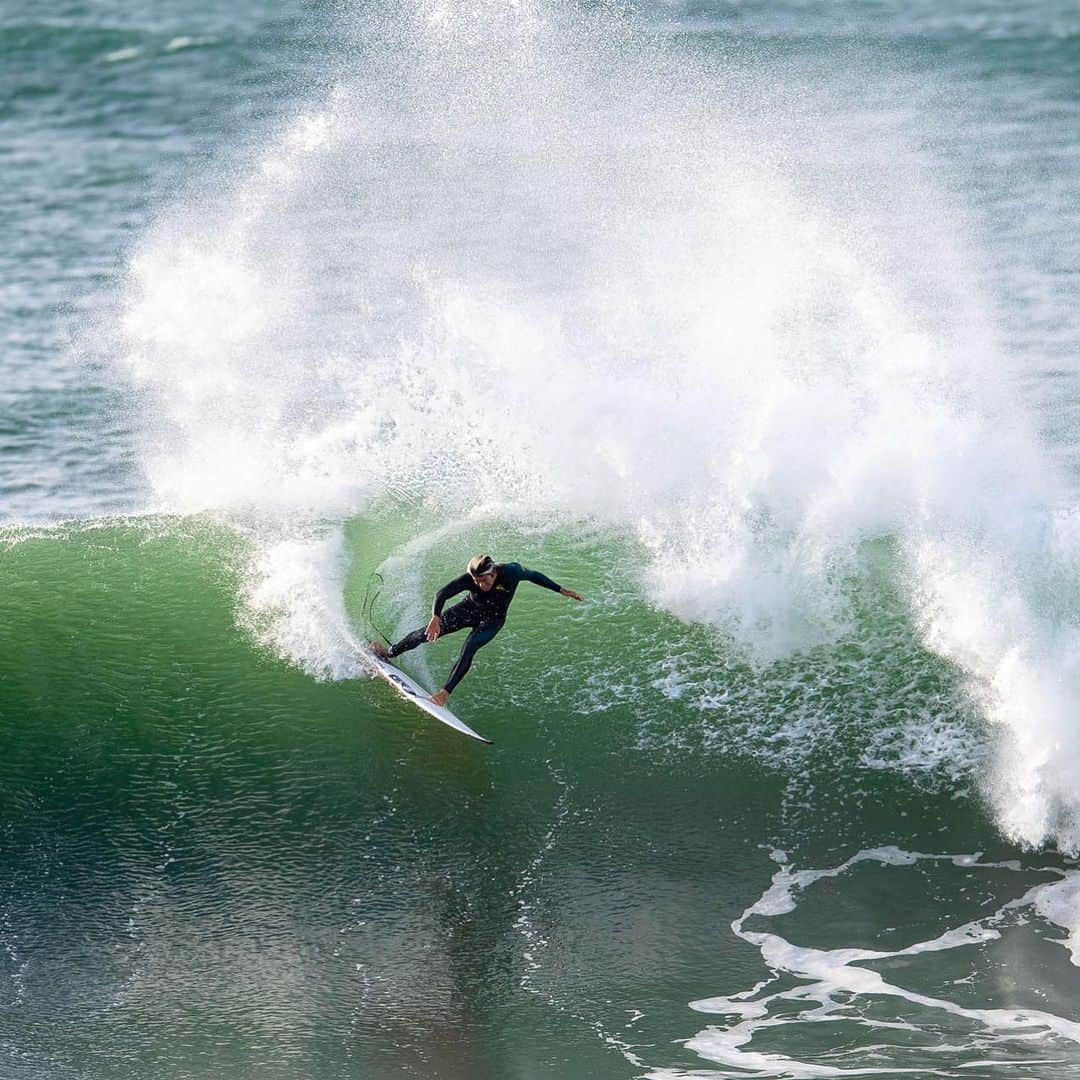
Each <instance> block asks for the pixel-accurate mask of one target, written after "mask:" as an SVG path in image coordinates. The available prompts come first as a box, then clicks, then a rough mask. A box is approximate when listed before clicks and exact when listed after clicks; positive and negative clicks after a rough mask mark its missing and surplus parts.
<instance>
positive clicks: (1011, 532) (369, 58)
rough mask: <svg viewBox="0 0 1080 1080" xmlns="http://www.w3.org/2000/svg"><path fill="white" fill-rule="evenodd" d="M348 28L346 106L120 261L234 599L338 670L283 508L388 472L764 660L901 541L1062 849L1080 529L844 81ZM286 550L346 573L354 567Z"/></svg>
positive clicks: (279, 638)
mask: <svg viewBox="0 0 1080 1080" xmlns="http://www.w3.org/2000/svg"><path fill="white" fill-rule="evenodd" d="M341 18H342V23H341V25H342V28H343V32H344V33H346V34H351V35H352V36H351V40H352V41H353V42H354V44H355V52H354V53H353V57H354V66H351V67H350V68H349V70H343V71H342V73H341V77H340V79H339V81H338V84H337V86H336V88H335V89H334V91H333V92H332V93H330V94H329V95H328V98H327V100H326V102H325V103H323V104H321V105H318V106H309V107H307V108H306V109H304V110H298V113H297V117H296V118H295V120H294V121H293V122H292V123H291V125H289V126H287V127H286V128H285V130H284V131H283V133H282V134H281V135H280V136H279V137H278V138H277V139H276V140H274V141H273V142H272V144H271V145H270V146H269V147H268V148H267V149H266V150H265V151H264V152H263V153H262V154H261V155H259V156H258V157H257V158H256V159H255V160H254V161H253V162H251V164H250V166H249V167H247V168H246V170H241V173H242V176H241V178H240V179H239V180H237V181H235V182H234V183H233V184H232V185H231V186H229V187H227V188H226V189H224V190H223V191H221V192H219V193H218V194H216V195H214V196H211V197H209V198H203V199H201V200H200V199H194V200H192V201H190V202H188V203H185V204H184V205H182V206H180V207H178V208H177V209H176V210H175V211H174V212H172V213H170V214H169V215H167V216H166V217H165V218H164V219H163V220H162V222H161V223H160V224H159V226H158V227H157V229H156V230H154V231H153V232H152V233H151V234H150V235H148V236H147V238H146V240H145V242H144V243H143V244H142V245H141V247H140V249H139V250H138V251H137V252H136V254H135V256H134V258H133V260H132V263H131V268H130V270H131V272H130V285H129V292H128V304H127V314H126V318H125V324H124V329H125V333H126V337H127V348H126V350H125V360H126V363H127V366H128V368H129V371H130V373H131V375H132V378H133V379H134V381H135V382H136V383H137V384H138V385H139V386H140V388H141V396H142V400H143V401H144V403H145V406H146V416H147V439H146V451H145V462H146V468H147V473H148V475H149V477H150V479H151V481H152V483H153V486H154V490H155V492H156V493H157V496H158V498H159V500H160V502H161V503H162V504H163V505H165V506H166V507H168V508H172V509H176V510H180V511H193V510H202V509H208V508H210V509H216V510H221V511H225V512H227V513H230V514H233V515H241V517H240V518H238V520H243V521H246V522H248V523H249V524H250V523H254V524H251V525H250V527H251V529H252V531H253V534H254V535H255V537H256V539H257V541H258V543H259V544H260V545H261V547H260V548H259V550H260V551H261V554H259V555H257V556H256V562H257V564H258V566H259V567H260V569H259V571H258V573H256V574H255V576H254V578H253V580H254V581H257V582H259V586H258V587H257V588H254V587H253V588H252V590H251V593H250V596H249V598H248V600H249V605H250V606H251V607H252V608H253V610H254V611H256V612H260V611H262V612H264V614H268V616H269V617H270V618H271V621H273V620H274V619H279V620H284V621H285V622H284V624H283V625H288V626H291V627H293V628H299V631H298V633H293V632H292V631H291V630H290V631H289V632H285V633H282V634H277V635H275V634H274V633H272V632H270V631H266V630H265V627H264V632H263V636H264V640H267V641H272V642H274V643H275V645H276V647H278V648H280V649H282V650H283V652H284V653H285V655H287V656H289V657H291V658H292V659H294V660H295V661H297V662H298V663H302V664H303V665H304V666H305V667H306V668H307V669H308V670H311V671H316V672H323V673H331V674H332V673H340V672H342V671H344V670H348V667H349V665H348V659H347V656H346V653H345V651H343V650H346V651H347V642H345V639H343V638H341V637H340V636H338V635H336V633H328V634H325V635H324V634H321V633H320V632H315V631H312V632H311V633H308V632H306V631H304V629H303V627H304V625H305V623H304V619H302V618H298V619H291V616H290V615H289V612H290V611H292V610H293V609H294V608H295V609H297V610H299V609H300V608H302V607H303V605H304V604H305V603H306V601H305V595H306V593H305V588H304V587H303V581H304V580H306V578H305V574H304V573H293V572H292V570H288V571H287V572H286V570H283V569H282V568H283V567H285V568H288V567H292V568H293V570H295V568H296V567H295V564H294V563H293V561H292V559H291V557H287V556H288V553H289V552H292V553H293V555H295V554H296V551H297V549H296V548H295V547H287V548H281V547H280V545H281V544H293V543H294V541H292V540H282V531H281V530H282V529H283V528H284V527H285V526H286V525H287V523H289V522H296V521H299V522H300V523H301V526H302V527H303V528H305V529H309V528H314V533H315V534H317V535H318V536H319V539H318V541H317V543H318V544H320V545H327V544H329V543H330V542H329V541H328V540H327V539H326V537H325V534H324V532H322V531H320V529H319V528H318V526H319V525H320V523H322V524H323V525H324V526H325V524H326V523H333V522H339V521H341V520H343V519H345V518H348V517H350V516H354V515H357V514H361V513H363V512H364V510H365V507H367V506H369V505H370V503H371V500H372V499H374V498H377V497H378V496H379V495H380V494H381V493H385V492H387V491H392V492H395V493H405V494H407V495H409V496H410V497H417V498H422V499H423V500H424V501H425V503H426V504H427V505H428V506H430V507H431V508H432V509H433V510H434V511H435V512H436V513H437V514H438V515H439V516H441V517H443V518H448V519H450V518H454V517H455V516H459V515H461V514H462V512H463V511H464V510H465V509H466V508H468V507H471V506H474V505H477V504H478V503H479V502H482V501H483V502H487V501H490V499H491V498H492V497H493V495H494V496H497V495H498V493H499V492H512V497H511V500H512V501H511V502H510V503H509V504H508V505H507V506H506V507H505V513H506V514H507V515H514V514H518V513H520V509H519V508H520V507H528V513H529V514H531V515H534V516H535V517H537V518H543V517H545V516H554V517H555V518H557V519H558V520H561V521H568V520H573V519H574V518H588V519H589V520H590V521H592V522H593V523H595V524H599V525H600V526H602V527H606V528H609V529H611V530H612V531H613V532H616V533H619V534H626V533H629V534H631V535H633V536H634V537H636V538H637V539H638V540H639V541H640V543H641V547H642V549H643V550H644V551H645V552H646V553H651V554H649V555H648V557H647V560H646V562H645V564H643V565H641V566H640V567H637V568H635V572H636V573H637V574H638V576H639V578H640V580H641V582H642V585H643V587H644V589H645V590H646V591H647V593H648V595H649V597H650V598H651V599H652V600H653V602H655V603H657V604H659V605H661V606H663V607H664V608H666V609H668V610H670V611H672V612H674V613H676V614H677V615H679V616H680V617H682V618H685V619H692V620H700V621H707V622H710V623H713V624H716V625H720V626H722V627H724V628H725V629H726V630H727V631H728V632H729V633H730V634H731V635H732V637H733V638H734V639H735V640H736V641H738V642H739V643H740V645H741V647H742V648H744V649H745V650H746V651H747V652H748V653H749V655H751V656H752V657H755V658H756V659H758V660H759V661H761V662H768V661H769V660H770V659H772V658H775V657H781V656H785V655H789V654H790V653H791V652H792V651H793V650H797V649H800V648H805V647H807V646H812V645H818V644H823V643H828V642H829V641H831V640H834V639H835V638H836V637H837V635H838V634H840V633H841V632H842V631H843V630H844V628H845V626H846V625H847V624H848V621H849V619H850V612H849V608H848V599H847V597H848V593H847V592H846V586H845V583H846V582H847V581H849V580H850V579H851V577H852V576H854V575H857V574H858V573H859V568H860V546H861V545H862V544H863V543H864V542H865V541H866V540H868V539H871V538H876V537H882V536H887V537H893V538H895V540H896V541H897V544H896V547H897V550H899V551H900V552H901V562H900V565H899V567H898V570H897V573H898V575H899V576H901V577H902V578H904V579H905V580H906V583H907V586H908V590H909V593H910V595H911V597H912V604H913V610H914V611H915V613H916V617H917V620H918V623H919V625H920V627H921V628H922V632H923V634H924V635H925V640H926V642H927V644H928V646H929V647H931V648H933V649H935V650H936V651H938V652H940V653H942V654H943V655H945V656H947V657H949V658H950V659H951V660H953V661H954V662H955V663H957V664H958V665H959V666H960V667H961V668H962V669H963V670H964V671H966V672H967V673H969V674H970V676H971V677H972V683H973V691H974V692H975V693H977V694H979V695H980V698H981V700H983V701H984V704H985V708H986V711H987V715H988V717H989V718H990V719H991V720H992V721H995V722H996V726H997V730H999V731H1000V733H1001V735H1002V746H1001V755H1000V757H999V765H998V768H997V769H996V771H995V778H994V780H993V782H992V784H991V788H990V797H991V798H992V800H993V801H994V805H995V807H996V809H997V813H998V816H999V820H1000V821H1001V822H1002V825H1003V827H1004V828H1005V829H1006V831H1008V832H1009V834H1010V835H1012V836H1014V837H1016V838H1018V839H1021V840H1024V841H1027V842H1030V843H1038V842H1040V841H1041V840H1042V839H1043V838H1044V837H1045V836H1047V835H1048V834H1052V835H1054V836H1056V837H1057V838H1058V840H1059V841H1060V842H1062V843H1063V844H1066V845H1069V846H1075V845H1076V844H1077V842H1078V841H1080V834H1077V832H1076V829H1075V826H1074V824H1073V815H1074V813H1075V811H1074V807H1075V806H1076V805H1077V800H1076V798H1075V796H1073V794H1072V793H1071V790H1070V782H1069V777H1070V776H1071V775H1072V774H1073V772H1074V762H1078V761H1080V750H1078V749H1077V748H1075V746H1074V744H1073V742H1072V740H1071V738H1070V737H1069V736H1068V734H1067V732H1068V730H1069V728H1068V725H1067V717H1068V715H1069V713H1070V711H1071V708H1072V706H1071V702H1072V701H1075V700H1076V689H1077V686H1076V682H1075V679H1074V674H1073V673H1074V670H1075V665H1074V662H1073V660H1072V659H1071V658H1072V657H1073V656H1074V655H1075V651H1074V650H1073V640H1074V636H1075V626H1074V621H1075V611H1076V610H1077V609H1076V608H1071V609H1067V610H1064V611H1062V612H1060V613H1059V614H1057V615H1054V616H1052V617H1047V616H1046V615H1045V614H1044V612H1043V609H1042V608H1041V607H1040V602H1039V596H1040V595H1041V594H1040V593H1039V590H1038V587H1037V584H1036V583H1035V580H1034V578H1033V576H1032V574H1033V570H1032V568H1033V567H1034V566H1040V565H1046V566H1051V567H1054V568H1056V570H1055V573H1057V574H1058V576H1060V577H1062V578H1065V579H1069V577H1070V575H1071V574H1072V571H1073V567H1074V565H1075V563H1076V554H1075V553H1076V550H1077V547H1076V545H1075V544H1074V543H1072V542H1071V541H1069V540H1068V539H1067V538H1065V537H1063V535H1062V534H1061V532H1060V530H1057V529H1056V528H1055V525H1054V519H1053V512H1054V509H1055V507H1056V506H1057V505H1058V502H1059V496H1058V494H1057V491H1056V487H1055V483H1054V480H1053V477H1051V476H1049V475H1048V473H1047V470H1046V467H1045V466H1044V464H1043V463H1042V462H1041V461H1040V459H1039V455H1038V452H1037V450H1036V447H1035V444H1034V441H1033V440H1032V439H1031V437H1030V436H1029V435H1028V434H1027V433H1026V431H1025V430H1024V428H1023V424H1022V423H1021V422H1020V420H1019V419H1018V417H1017V410H1016V409H1015V407H1014V402H1013V396H1012V394H1011V392H1010V390H1009V388H1008V381H1007V379H1004V378H1002V374H1001V368H1002V358H1001V356H1000V353H999V352H998V351H997V348H996V345H995V343H994V337H993V333H992V321H991V319H990V318H989V316H988V315H987V314H986V313H985V312H984V309H983V305H982V302H981V300H980V299H979V296H978V292H977V290H975V289H973V288H972V287H971V285H970V282H969V281H968V279H967V275H966V272H965V270H964V267H965V265H966V260H965V255H964V245H963V244H962V243H961V242H960V240H959V239H956V237H957V236H958V233H957V230H956V229H955V228H954V226H953V224H952V221H951V215H950V213H949V211H948V209H947V206H946V203H945V201H944V200H943V199H942V198H941V197H940V196H939V195H937V194H936V193H935V191H934V189H933V187H932V185H931V184H930V182H929V181H928V179H927V177H926V175H925V171H924V170H923V169H922V167H921V166H920V163H919V161H918V157H917V155H914V154H905V153H900V152H899V151H898V148H897V147H896V146H894V145H889V146H887V147H884V148H883V147H882V146H881V145H880V142H879V140H878V137H877V136H876V135H875V134H874V131H875V124H874V123H873V121H872V119H869V118H861V117H859V116H857V115H852V114H850V113H846V112H844V113H837V112H835V111H832V112H830V110H829V108H828V107H827V106H828V94H829V87H828V86H819V87H817V88H813V87H809V86H804V87H800V88H798V90H797V91H789V92H788V94H787V96H786V97H783V96H782V97H781V101H782V102H787V103H790V102H791V101H792V100H793V99H798V98H799V96H800V94H802V93H805V94H807V95H811V96H812V95H814V94H816V95H817V99H816V104H815V105H814V106H813V107H812V108H804V111H802V112H799V111H797V110H794V111H793V110H788V111H785V107H781V106H780V105H777V103H776V98H777V94H778V91H777V88H776V82H775V80H774V79H773V78H772V76H773V74H774V73H772V72H770V71H769V70H768V69H767V68H764V67H760V66H758V67H755V66H754V65H753V64H747V65H745V67H744V70H742V71H736V70H733V69H732V70H728V69H724V68H723V67H722V66H721V65H720V63H719V62H718V61H717V60H716V58H715V57H714V58H711V59H710V58H708V57H706V56H704V55H703V54H702V53H701V52H700V51H695V50H694V49H692V48H690V47H689V46H686V45H683V44H680V43H679V42H678V41H677V40H665V39H664V37H663V35H662V34H659V33H654V32H653V31H651V30H648V29H647V28H643V27H642V26H641V24H640V23H638V22H637V21H635V20H633V19H626V18H622V17H616V16H613V15H612V13H611V12H610V11H608V10H605V9H603V8H601V9H598V10H594V11H586V10H584V9H582V8H580V7H578V6H576V5H572V4H569V3H551V4H549V3H541V2H536V3H522V4H507V3H494V2H492V3H483V2H481V3H469V4H465V3H460V2H455V0H442V2H431V3H415V4H409V3H405V2H397V3H391V4H388V5H385V6H379V8H378V10H361V9H357V10H355V11H352V12H351V13H350V11H348V10H346V11H345V12H343V14H342V16H341ZM747 72H749V74H748V73H747ZM787 74H788V75H790V72H788V73H787ZM844 77H845V76H844V75H843V74H839V75H838V76H837V78H838V80H842V79H843V78H844ZM789 81H790V80H789ZM811 114H812V115H813V123H809V122H808V121H807V118H808V116H809V115H811ZM853 180H854V181H857V182H853ZM838 181H843V183H840V182H838ZM837 192H842V195H838V194H837ZM267 523H270V524H267ZM305 535H306V534H305ZM260 538H262V539H260ZM331 547H332V545H331ZM321 550H324V551H325V550H329V548H326V547H324V548H322V549H321ZM283 551H284V552H285V555H283V554H282V552H283ZM304 565H305V566H307V567H309V568H310V567H313V566H324V567H325V568H326V570H325V573H326V574H327V575H329V578H328V579H327V580H322V579H320V580H319V581H316V582H312V584H311V589H314V590H315V591H316V592H317V593H318V594H319V597H323V598H325V596H327V595H329V594H331V593H332V592H333V589H334V588H340V575H341V574H343V572H344V571H343V565H344V563H343V561H342V560H340V559H337V558H328V559H325V560H323V559H322V558H320V557H313V558H311V559H306V560H304ZM282 575H284V576H283V577H282ZM275 581H277V582H278V585H280V587H278V586H277V585H275V584H274V582H275ZM328 582H329V584H328ZM298 583H299V584H298ZM267 597H271V598H273V602H272V603H271V604H270V606H269V607H267V604H268V603H269V601H267V600H266V598H267ZM316 599H318V597H317V598H316ZM309 607H310V610H325V609H326V605H325V604H324V603H323V602H322V600H318V603H317V604H315V605H313V606H311V605H309ZM290 620H291V621H290ZM315 639H318V640H319V641H320V642H321V644H319V645H318V646H314V645H312V641H313V640H315Z"/></svg>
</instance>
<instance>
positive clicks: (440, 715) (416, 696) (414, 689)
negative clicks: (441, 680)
mask: <svg viewBox="0 0 1080 1080" xmlns="http://www.w3.org/2000/svg"><path fill="white" fill-rule="evenodd" d="M366 655H367V658H368V660H369V661H370V662H371V665H372V667H373V668H374V669H375V673H376V674H377V675H378V676H380V678H383V679H385V680H386V681H387V682H388V683H389V684H390V685H391V686H392V687H393V688H394V689H395V690H396V691H397V692H398V693H399V694H400V695H401V696H402V697H403V698H405V699H406V701H411V702H412V703H413V704H414V705H418V706H419V707H420V708H421V709H423V710H424V712H426V713H427V714H428V716H434V717H435V719H436V720H441V721H442V723H444V724H446V726H447V727H452V728H453V729H454V730H455V731H460V732H461V734H462V735H468V736H469V738H470V739H476V740H477V742H482V743H488V744H489V745H490V743H491V740H490V739H485V738H484V736H483V735H479V734H477V733H476V732H475V731H473V729H472V728H471V727H469V725H468V724H466V723H465V721H464V720H459V719H458V718H457V717H456V716H455V715H454V714H453V713H452V712H451V711H450V710H449V709H447V708H446V707H445V706H443V705H436V704H435V702H434V701H432V700H431V694H429V693H428V692H427V690H425V689H424V688H423V687H422V686H421V685H420V684H419V683H417V682H415V681H414V680H413V679H410V678H409V676H408V675H406V674H405V672H404V671H399V670H398V669H397V668H396V667H394V665H393V664H391V663H390V662H389V661H387V660H383V659H382V658H381V657H378V656H376V655H375V654H374V653H373V652H367V653H366Z"/></svg>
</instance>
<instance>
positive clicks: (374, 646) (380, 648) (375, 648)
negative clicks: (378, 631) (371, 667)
mask: <svg viewBox="0 0 1080 1080" xmlns="http://www.w3.org/2000/svg"><path fill="white" fill-rule="evenodd" d="M368 648H369V649H370V650H371V651H372V652H373V653H374V654H375V655H376V656H377V657H378V658H379V659H380V660H389V659H390V650H389V649H388V648H387V647H386V646H385V645H384V644H383V643H382V642H381V641H373V642H372V643H371V644H370V645H369V646H368Z"/></svg>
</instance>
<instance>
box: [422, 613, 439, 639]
mask: <svg viewBox="0 0 1080 1080" xmlns="http://www.w3.org/2000/svg"><path fill="white" fill-rule="evenodd" d="M426 633H427V639H428V641H434V640H435V639H436V638H437V637H438V636H439V635H440V634H441V633H442V620H441V619H440V618H439V616H438V615H432V616H431V622H429V623H428V624H427V631H426Z"/></svg>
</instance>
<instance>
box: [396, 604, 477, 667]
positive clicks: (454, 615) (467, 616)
mask: <svg viewBox="0 0 1080 1080" xmlns="http://www.w3.org/2000/svg"><path fill="white" fill-rule="evenodd" d="M439 622H440V624H441V625H442V629H441V630H440V631H439V637H445V636H446V635H447V634H456V633H457V632H458V631H459V630H464V629H465V627H466V626H475V625H476V613H475V611H474V609H473V603H472V601H470V600H462V601H461V603H460V604H455V605H454V606H453V607H451V608H447V609H446V610H445V611H444V612H443V613H442V615H441V616H440V618H439ZM426 644H427V627H426V626H421V627H420V628H419V629H418V630H413V631H412V633H410V634H406V635H405V636H404V637H403V638H402V639H401V640H400V641H399V642H398V643H397V644H396V645H391V646H390V648H389V650H388V653H387V655H389V656H400V655H401V654H402V653H405V652H409V651H410V650H412V649H415V648H417V647H418V646H420V645H426Z"/></svg>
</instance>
